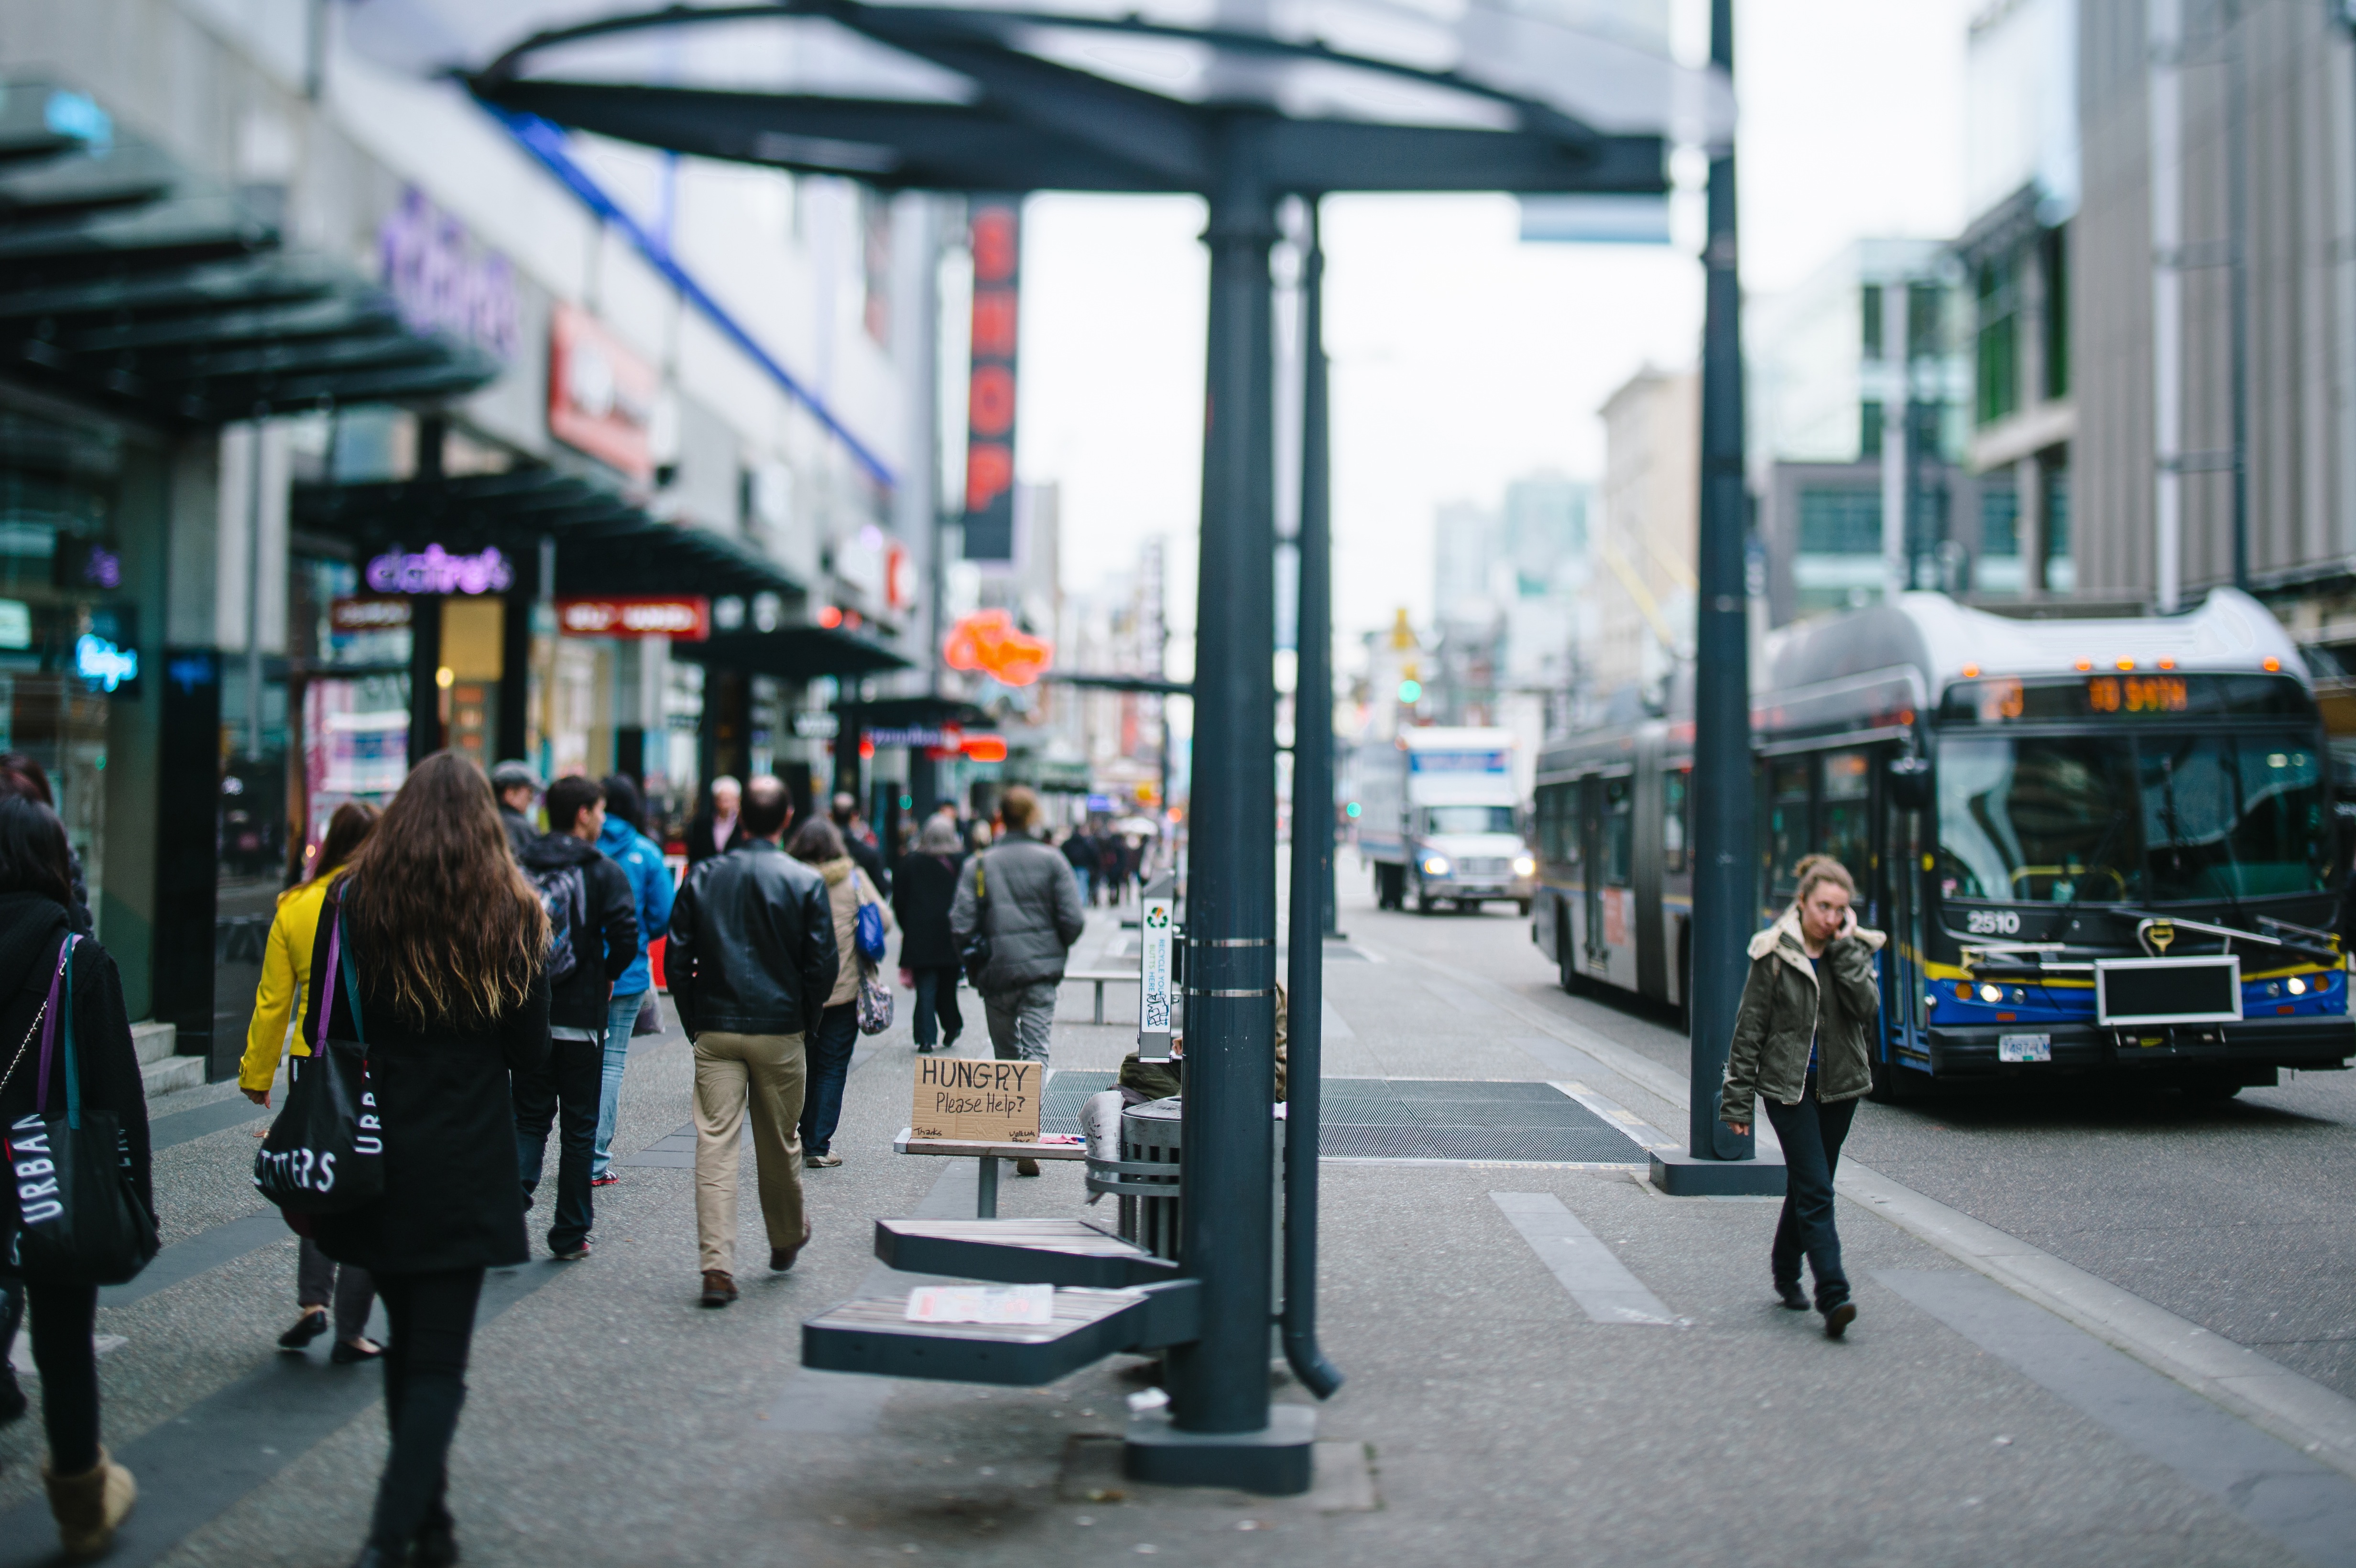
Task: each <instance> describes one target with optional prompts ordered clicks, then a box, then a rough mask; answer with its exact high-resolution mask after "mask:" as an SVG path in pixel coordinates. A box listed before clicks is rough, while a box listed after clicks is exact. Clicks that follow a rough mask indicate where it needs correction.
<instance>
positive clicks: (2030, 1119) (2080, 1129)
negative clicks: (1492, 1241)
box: [1328, 851, 2356, 1397]
mask: <svg viewBox="0 0 2356 1568" xmlns="http://www.w3.org/2000/svg"><path fill="white" fill-rule="evenodd" d="M1342 868H1343V875H1342V884H1343V885H1342V890H1341V892H1342V896H1341V902H1342V905H1343V909H1344V918H1343V923H1344V926H1345V927H1346V929H1347V931H1348V933H1349V934H1350V935H1351V936H1352V937H1353V938H1354V939H1356V940H1358V941H1361V942H1362V943H1363V944H1365V946H1367V947H1368V948H1370V949H1371V950H1373V951H1375V952H1376V953H1384V954H1389V953H1396V954H1398V955H1400V956H1401V957H1402V958H1404V959H1406V960H1408V961H1409V962H1414V961H1416V960H1418V959H1420V960H1422V961H1423V962H1425V963H1426V964H1428V965H1435V966H1439V967H1442V968H1446V969H1451V970H1461V971H1463V972H1465V973H1469V974H1473V975H1477V976H1481V977H1482V978H1484V979H1487V980H1490V981H1493V982H1494V983H1496V984H1498V985H1501V986H1505V987H1508V988H1510V989H1511V990H1513V991H1514V992H1515V994H1516V995H1518V996H1520V997H1524V998H1526V1000H1527V1001H1528V1002H1529V1003H1530V1004H1532V1005H1534V1006H1537V1007H1540V1008H1546V1009H1547V1010H1549V1011H1551V1012H1553V1013H1555V1014H1556V1015H1558V1016H1560V1017H1563V1018H1566V1019H1571V1020H1573V1021H1575V1022H1577V1023H1579V1024H1581V1025H1583V1026H1585V1027H1586V1028H1589V1029H1594V1030H1595V1031H1597V1032H1598V1033H1601V1034H1603V1035H1605V1036H1607V1037H1609V1038H1611V1039H1612V1040H1616V1041H1618V1042H1619V1043H1621V1044H1622V1045H1626V1046H1628V1047H1631V1048H1632V1049H1633V1050H1636V1051H1641V1052H1643V1053H1644V1055H1645V1056H1647V1057H1650V1058H1651V1059H1653V1060H1654V1061H1658V1062H1661V1063H1662V1064H1664V1065H1666V1066H1670V1067H1673V1068H1675V1069H1676V1070H1677V1071H1679V1072H1683V1071H1685V1070H1686V1066H1687V1042H1686V1040H1685V1039H1684V1037H1683V1036H1682V1035H1681V1034H1680V1033H1678V1032H1677V1030H1676V1026H1675V1023H1674V1020H1672V1019H1668V1018H1667V1017H1666V1016H1665V1015H1664V1014H1662V1013H1660V1012H1658V1011H1656V1010H1655V1009H1654V1008H1650V1007H1648V1006H1645V1005H1643V1004H1640V1003H1638V1002H1636V1001H1635V1000H1634V999H1633V998H1630V999H1628V1000H1627V1001H1626V1002H1624V1003H1618V1002H1614V1001H1613V1000H1612V999H1611V993H1608V992H1598V993H1593V994H1590V996H1587V997H1572V996H1569V995H1567V994H1565V993H1564V992H1563V990H1562V989H1561V988H1560V987H1559V986H1558V984H1557V983H1556V981H1555V977H1554V966H1553V965H1552V964H1551V963H1549V962H1548V961H1547V959H1546V958H1545V956H1544V955H1541V954H1540V953H1539V951H1538V949H1537V947H1536V946H1535V945H1533V944H1532V943H1531V941H1530V935H1529V926H1528V923H1527V922H1526V921H1524V920H1522V919H1520V918H1519V917H1517V916H1516V915H1515V913H1514V912H1513V910H1512V909H1511V907H1510V906H1506V905H1496V906H1492V907H1491V909H1489V910H1488V911H1486V912H1483V913H1482V914H1478V915H1455V914H1436V915H1430V916H1421V915H1416V914H1412V913H1393V912H1386V911H1381V910H1377V909H1376V908H1375V907H1374V906H1373V903H1372V901H1371V899H1370V898H1369V897H1368V896H1367V895H1366V893H1365V886H1366V882H1365V878H1364V877H1363V876H1361V875H1358V874H1357V873H1356V869H1355V865H1354V858H1353V857H1352V856H1351V855H1350V854H1349V853H1348V852H1347V851H1344V855H1343V857H1342ZM1331 973H1332V971H1331V970H1330V969H1329V976H1330V974H1331ZM1328 985H1329V990H1330V988H1331V987H1332V981H1331V980H1330V978H1329V981H1328ZM1338 1007H1339V1009H1340V1010H1341V1012H1342V1013H1343V1016H1344V1018H1346V1017H1347V1016H1348V1013H1349V1001H1348V998H1347V997H1346V995H1344V996H1342V997H1340V998H1339V1001H1338ZM2283 1078H2284V1082H2283V1083H2282V1084H2281V1085H2280V1086H2278V1087H2276V1088H2272V1089H2245V1090H2244V1091H2243V1092H2242V1094H2241V1096H2240V1097H2239V1098H2238V1099H2235V1100H2233V1101H2230V1102H2228V1103H2225V1104H2196V1103H2194V1102H2192V1101H2190V1100H2188V1099H2186V1098H2184V1097H2183V1096H2181V1095H2178V1094H2174V1093H2161V1092H2156V1091H2150V1090H2141V1089H2136V1088H2134V1087H2132V1086H2122V1085H2110V1086H2101V1087H2092V1086H2076V1087H2072V1086H2070V1085H2068V1084H2067V1083H2057V1084H2056V1085H2055V1086H2053V1087H2052V1088H2051V1089H2043V1090H2040V1089H2037V1088H2035V1087H2032V1086H2015V1085H2006V1086H2003V1087H1994V1086H1989V1087H1976V1088H1966V1089H1958V1090H1949V1091H1944V1092H1943V1093H1940V1094H1939V1095H1938V1096H1936V1097H1935V1098H1933V1100H1931V1101H1930V1102H1929V1103H1927V1104H1921V1105H1907V1106H1892V1105H1881V1104H1873V1103H1870V1102H1869V1103H1867V1104H1865V1105H1863V1106H1862V1107H1860V1109H1859V1112H1858V1118H1857V1123H1856V1126H1855V1129H1854V1131H1853V1132H1852V1133H1851V1135H1850V1137H1849V1143H1848V1148H1849V1151H1850V1152H1851V1153H1852V1154H1853V1155H1854V1156H1855V1157H1857V1158H1858V1159H1859V1160H1862V1161H1863V1162H1865V1163H1866V1164H1868V1165H1870V1166H1872V1167H1873V1168H1875V1169H1877V1170H1879V1171H1881V1172H1882V1173H1883V1174H1885V1175H1887V1176H1890V1177H1892V1178H1894V1179H1897V1180H1900V1181H1902V1182H1904V1183H1906V1184H1907V1185H1908V1186H1910V1187H1912V1188H1913V1189H1916V1190H1917V1191H1920V1192H1922V1193H1924V1194H1927V1195H1928V1196H1930V1197H1933V1198H1936V1199H1938V1200H1940V1201H1941V1202H1944V1203H1946V1204H1948V1205H1949V1206H1951V1207H1953V1208H1955V1209H1959V1210H1961V1211H1964V1212H1965V1213H1967V1214H1969V1215H1971V1216H1972V1217H1973V1218H1975V1219H1977V1220H1980V1221H1984V1222H1986V1223H1987V1224H1990V1225H1994V1226H1996V1227H1997V1229H1999V1230H2002V1231H2005V1232H2009V1233H2010V1234H2012V1235H2014V1236H2018V1237H2019V1238H2020V1239H2021V1240H2023V1241H2026V1242H2029V1243H2033V1244H2034V1245H2036V1246H2039V1247H2041V1248H2043V1249H2044V1250H2045V1251H2047V1252H2050V1253H2054V1254H2055V1255H2056V1256H2058V1257H2061V1258H2062V1259H2064V1260H2066V1261H2067V1262H2069V1263H2072V1264H2076V1265H2077V1266H2078V1267H2080V1268H2083V1269H2085V1270H2087V1271H2088V1272H2089V1273H2092V1274H2094V1275H2099V1276H2101V1277H2102V1278H2104V1279H2106V1280H2109V1281H2110V1282H2111V1283H2113V1284H2115V1285H2119V1286H2121V1287H2122V1288H2124V1289H2126V1290H2130V1291H2133V1292H2134V1293H2135V1294H2136V1295H2137V1296H2142V1297H2144V1298H2145V1299H2146V1300H2147V1301H2151V1302H2153V1303H2156V1304H2157V1305H2158V1306H2161V1307H2166V1308H2168V1309H2169V1311H2171V1312H2174V1313H2176V1314H2178V1315H2179V1317H2186V1318H2189V1319H2190V1320H2191V1321H2193V1322H2195V1323H2198V1324H2200V1325H2201V1326H2202V1327H2203V1328H2209V1329H2211V1331H2213V1332H2215V1333H2218V1334H2222V1335H2223V1336H2225V1337H2226V1338H2228V1339H2233V1340H2235V1341H2236V1342H2238V1343H2240V1344H2243V1345H2245V1346H2248V1347H2249V1348H2250V1349H2254V1350H2257V1351H2259V1352H2260V1353H2261V1354H2263V1355H2265V1356H2266V1357H2268V1358H2270V1359H2272V1360H2276V1361H2278V1362H2280V1363H2281V1364H2282V1365H2284V1366H2286V1367H2288V1368H2290V1369H2292V1370H2293V1371H2297V1372H2299V1373H2301V1374H2303V1375H2305V1376H2307V1377H2309V1378H2312V1379H2314V1380H2315V1381H2318V1382H2319V1383H2322V1384H2324V1385H2325V1386H2326V1387H2329V1388H2331V1389H2334V1390H2336V1391H2338V1392H2340V1393H2342V1394H2347V1395H2350V1396H2351V1397H2356V1073H2349V1072H2308V1073H2287V1072H2286V1073H2285V1074H2283ZM1657 1125H1660V1126H1662V1127H1663V1128H1664V1129H1665V1130H1667V1131H1669V1132H1671V1133H1673V1134H1675V1133H1679V1132H1680V1131H1681V1129H1682V1128H1683V1126H1684V1117H1683V1115H1682V1113H1677V1114H1676V1115H1674V1116H1672V1117H1671V1118H1670V1119H1666V1120H1662V1121H1660V1122H1658V1124H1657Z"/></svg>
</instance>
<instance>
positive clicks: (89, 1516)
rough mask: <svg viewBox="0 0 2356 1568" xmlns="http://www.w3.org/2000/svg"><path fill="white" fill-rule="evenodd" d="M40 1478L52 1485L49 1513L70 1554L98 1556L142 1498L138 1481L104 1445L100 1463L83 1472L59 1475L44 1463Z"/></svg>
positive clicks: (50, 1488)
mask: <svg viewBox="0 0 2356 1568" xmlns="http://www.w3.org/2000/svg"><path fill="white" fill-rule="evenodd" d="M41 1480H42V1482H43V1484H44V1485H46V1486H47V1487H48V1488H49V1512H50V1513H51V1514H52V1515H54V1516H55V1517H56V1519H57V1521H58V1539H59V1541H61V1542H63V1543H64V1546H65V1549H66V1555H67V1556H69V1557H75V1558H88V1557H96V1556H98V1555H99V1554H100V1553H101V1552H104V1551H105V1550H106V1549H107V1548H108V1547H110V1546H112V1545H113V1544H114V1531H115V1528H116V1527H117V1526H118V1525H120V1524H122V1522H123V1516H124V1515H126V1514H128V1513H129V1512H130V1511H131V1505H132V1504H133V1503H134V1502H136V1501H138V1500H139V1483H138V1482H137V1481H134V1480H133V1479H132V1478H131V1472H130V1471H128V1470H126V1469H124V1468H123V1467H122V1466H120V1465H118V1464H116V1463H115V1462H114V1461H113V1460H112V1459H111V1458H109V1457H108V1456H107V1452H106V1450H105V1449H103V1448H101V1449H100V1450H99V1451H98V1463H97V1464H96V1465H93V1466H92V1467H90V1468H89V1469H87V1470H85V1471H83V1472H82V1473H81V1474H80V1475H79V1476H59V1475H57V1474H54V1473H52V1472H51V1470H50V1469H49V1467H48V1466H47V1465H43V1466H42V1467H41Z"/></svg>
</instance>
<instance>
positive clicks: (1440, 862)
mask: <svg viewBox="0 0 2356 1568" xmlns="http://www.w3.org/2000/svg"><path fill="white" fill-rule="evenodd" d="M1423 874H1424V875H1425V876H1427V877H1444V876H1446V875H1448V857H1447V856H1445V855H1427V856H1425V857H1424V858H1423Z"/></svg>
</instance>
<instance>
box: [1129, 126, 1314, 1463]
mask: <svg viewBox="0 0 2356 1568" xmlns="http://www.w3.org/2000/svg"><path fill="white" fill-rule="evenodd" d="M1259 130H1260V127H1259V125H1258V123H1257V122H1255V121H1252V120H1248V119H1242V118H1235V119H1229V120H1227V121H1226V122H1225V123H1223V124H1221V125H1220V126H1219V128H1218V149H1219V150H1218V157H1219V174H1218V178H1217V180H1216V183H1215V189H1214V190H1213V192H1212V196H1211V217H1210V227H1209V229H1207V230H1206V232H1205V240H1207V241H1208V243H1209V245H1210V248H1211V309H1210V343H1209V353H1208V356H1207V359H1208V364H1207V371H1208V375H1207V380H1208V387H1207V392H1208V396H1207V398H1206V400H1205V402H1206V407H1205V431H1204V439H1203V533H1202V557H1201V567H1200V572H1199V576H1198V581H1199V583H1200V585H1201V586H1200V589H1199V592H1198V596H1197V600H1196V610H1195V623H1194V625H1195V633H1194V645H1195V649H1196V653H1195V665H1194V785H1193V792H1192V794H1193V809H1192V812H1191V814H1190V815H1191V817H1192V823H1191V831H1190V836H1189V840H1188V880H1187V889H1186V943H1187V954H1186V964H1185V977H1186V1056H1185V1061H1186V1066H1185V1113H1184V1120H1183V1138H1184V1151H1185V1152H1184V1159H1183V1184H1184V1185H1183V1193H1184V1205H1185V1206H1184V1213H1183V1220H1182V1221H1181V1226H1180V1232H1179V1256H1180V1261H1181V1263H1182V1264H1183V1266H1184V1268H1185V1270H1186V1272H1187V1273H1188V1274H1189V1275H1193V1276H1194V1277H1195V1278H1197V1279H1199V1280H1200V1281H1201V1282H1202V1295H1201V1300H1202V1312H1201V1323H1202V1337H1201V1338H1200V1339H1196V1340H1194V1342H1192V1343H1190V1344H1185V1345H1179V1346H1173V1347H1172V1348H1171V1349H1170V1350H1169V1352H1168V1361H1167V1366H1168V1382H1169V1389H1170V1400H1171V1403H1170V1408H1169V1410H1168V1411H1167V1413H1161V1412H1157V1413H1152V1414H1149V1415H1144V1416H1140V1417H1137V1418H1136V1419H1134V1420H1133V1421H1132V1422H1131V1423H1130V1430H1129V1436H1128V1442H1127V1444H1126V1445H1125V1449H1124V1454H1123V1467H1124V1469H1125V1470H1126V1471H1127V1472H1128V1474H1129V1475H1130V1477H1134V1478H1136V1479H1139V1480H1147V1481H1160V1482H1165V1483H1175V1484H1180V1485H1193V1486H1218V1487H1238V1488H1245V1489H1248V1490H1250V1491H1255V1492H1261V1493H1269V1494H1276V1495H1284V1494H1291V1493H1299V1492H1305V1491H1307V1490H1308V1489H1309V1481H1310V1456H1311V1453H1312V1443H1313V1439H1314V1436H1315V1431H1316V1418H1315V1415H1314V1413H1312V1412H1311V1411H1310V1410H1309V1409H1308V1408H1306V1407H1305V1406H1300V1405H1285V1406H1280V1407H1277V1408H1275V1409H1273V1410H1271V1408H1270V1406H1269V1397H1268V1388H1269V1328H1270V1325H1271V1318H1272V1317H1273V1306H1274V1290H1273V1285H1274V1280H1273V1277H1272V1276H1273V1273H1274V1270H1273V1267H1272V1264H1273V1260H1274V1253H1275V1236H1274V1233H1273V1223H1272V1221H1273V1213H1272V1210H1273V1207H1274V1205H1273V1202H1272V1199H1273V1197H1274V1180H1275V1174H1276V1173H1275V1150H1274V1146H1273V1140H1272V1136H1271V1122H1272V1116H1271V1110H1272V1107H1273V1104H1274V1099H1275V1087H1276V1082H1275V1081H1276V854H1275V850H1276V687H1275V678H1274V675H1275V669H1274V667H1275V656H1276V585H1275V555H1276V518H1275V488H1276V476H1275V441H1274V417H1273V416H1274V407H1273V404H1274V390H1273V380H1274V371H1275V352H1274V341H1273V322H1272V319H1271V315H1272V307H1273V300H1272V298H1271V291H1270V287H1269V251H1270V249H1271V248H1272V247H1273V246H1274V244H1275V242H1276V238H1277V229H1276V202H1275V195H1274V193H1273V192H1272V191H1271V189H1270V188H1269V184H1268V181H1267V178H1266V175H1265V172H1264V162H1263V158H1262V149H1261V146H1260V137H1259Z"/></svg>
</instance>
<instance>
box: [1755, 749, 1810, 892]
mask: <svg viewBox="0 0 2356 1568" xmlns="http://www.w3.org/2000/svg"><path fill="white" fill-rule="evenodd" d="M1810 760H1811V759H1809V758H1807V757H1804V756H1799V757H1778V758H1776V759H1774V761H1773V762H1772V763H1769V764H1768V773H1767V777H1768V799H1767V845H1768V850H1767V853H1768V858H1769V866H1768V872H1767V896H1768V900H1769V901H1770V902H1771V903H1773V904H1775V905H1778V906H1781V905H1783V904H1787V903H1789V902H1791V901H1792V896H1793V895H1794V893H1796V892H1797V891H1799V886H1798V883H1797V882H1796V881H1795V880H1794V878H1793V875H1792V868H1793V867H1794V866H1796V865H1798V864H1799V863H1800V858H1801V857H1802V856H1804V855H1805V854H1807V853H1808V851H1809V850H1811V849H1813V848H1815V845H1813V844H1811V843H1809V842H1808V763H1809V762H1810Z"/></svg>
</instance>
